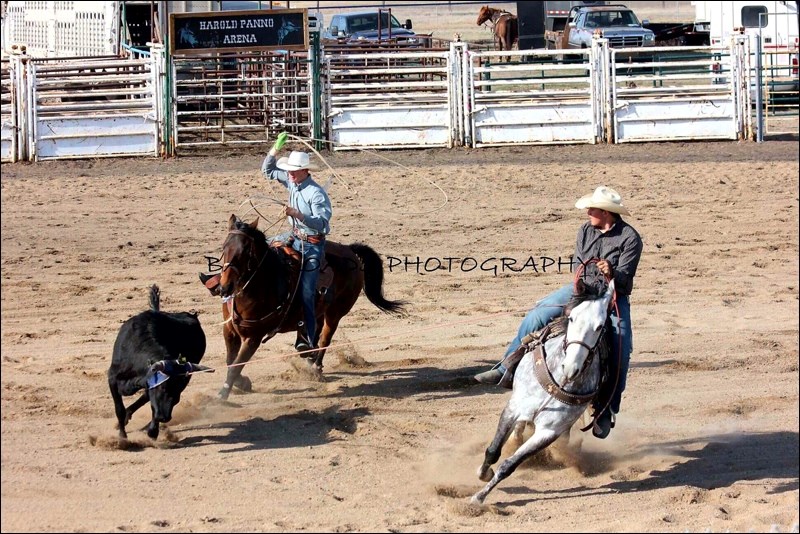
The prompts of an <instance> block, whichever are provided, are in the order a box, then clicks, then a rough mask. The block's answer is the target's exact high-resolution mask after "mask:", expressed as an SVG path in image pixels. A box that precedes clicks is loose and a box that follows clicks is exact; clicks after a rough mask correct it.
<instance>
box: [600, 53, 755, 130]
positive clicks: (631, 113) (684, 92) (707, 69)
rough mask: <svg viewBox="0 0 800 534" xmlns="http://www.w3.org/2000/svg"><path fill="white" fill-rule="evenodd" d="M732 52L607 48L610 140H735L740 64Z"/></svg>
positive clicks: (738, 126)
mask: <svg viewBox="0 0 800 534" xmlns="http://www.w3.org/2000/svg"><path fill="white" fill-rule="evenodd" d="M732 50H733V48H732V47H729V48H724V47H710V46H704V47H655V48H650V49H647V50H646V51H642V50H641V49H612V50H611V77H610V84H611V103H612V109H613V128H614V136H613V139H614V142H615V143H625V142H633V141H676V140H688V139H737V138H739V137H740V136H741V134H742V132H741V129H742V123H741V113H740V109H741V108H740V106H739V101H740V100H741V96H739V95H738V93H737V91H738V89H737V80H738V79H739V78H740V72H741V65H739V63H738V62H737V61H738V58H739V56H738V54H735V53H732Z"/></svg>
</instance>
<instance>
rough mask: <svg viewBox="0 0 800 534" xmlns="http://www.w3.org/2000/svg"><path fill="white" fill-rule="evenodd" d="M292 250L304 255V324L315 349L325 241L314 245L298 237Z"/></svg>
mask: <svg viewBox="0 0 800 534" xmlns="http://www.w3.org/2000/svg"><path fill="white" fill-rule="evenodd" d="M291 235H292V234H283V235H279V236H276V237H273V238H272V239H270V242H271V241H275V240H278V241H284V242H285V241H286V240H287V239H289V237H290V236H291ZM292 248H293V249H295V250H296V251H298V252H300V253H302V254H303V267H302V269H301V270H300V287H299V288H298V289H299V290H300V296H301V297H302V299H303V322H304V324H305V327H306V336H305V337H306V339H307V340H308V342H309V343H310V344H311V345H313V346H314V347H316V346H317V342H318V341H319V340H318V336H317V313H316V303H317V280H318V279H319V270H320V266H321V263H320V258H322V255H323V254H325V241H323V242H322V243H319V244H317V245H312V244H311V243H309V242H308V241H301V240H300V239H298V238H297V237H295V238H294V241H293V242H292Z"/></svg>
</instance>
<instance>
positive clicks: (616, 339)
mask: <svg viewBox="0 0 800 534" xmlns="http://www.w3.org/2000/svg"><path fill="white" fill-rule="evenodd" d="M570 297H572V284H571V283H570V284H567V285H565V286H563V287H560V288H559V289H556V290H555V291H553V292H552V293H550V294H549V295H547V296H546V297H545V298H543V299H542V300H540V301H539V302H537V303H536V306H534V308H533V309H532V310H531V311H529V312H528V313H527V315H525V318H524V319H523V320H522V323H521V324H520V325H519V330H518V331H517V337H515V338H514V339H513V341H511V344H510V345H509V346H508V349H506V353H505V355H504V356H503V358H505V357H506V356H508V355H510V354H512V353H513V352H514V351H516V350H517V349H518V348H519V347H520V345H522V338H524V337H525V336H526V335H528V334H530V333H531V332H535V331H536V330H539V329H540V328H544V327H545V325H547V323H549V322H550V321H551V320H553V319H554V318H556V317H558V316H559V315H561V312H562V311H564V306H565V305H566V304H567V303H568V302H569V299H570ZM617 310H619V316H617V312H616V311H614V310H612V314H611V325H612V326H613V328H614V335H613V336H612V343H611V345H612V346H611V350H612V353H611V357H610V362H609V363H610V367H611V369H610V378H609V379H610V380H612V381H613V380H615V379H616V374H617V363H618V362H619V380H618V382H617V387H616V388H615V389H614V394H613V396H612V397H611V404H610V407H611V409H612V410H613V411H614V413H619V407H620V402H621V401H622V392H623V391H625V385H626V384H627V377H628V369H629V368H630V363H631V352H633V330H632V329H631V305H630V301H629V300H628V297H627V296H626V295H617ZM620 333H621V335H620ZM620 338H622V354H621V357H620V353H619V350H620V347H619V343H620ZM498 368H499V369H500V372H502V373H505V372H506V368H505V366H503V364H500V365H499V367H498Z"/></svg>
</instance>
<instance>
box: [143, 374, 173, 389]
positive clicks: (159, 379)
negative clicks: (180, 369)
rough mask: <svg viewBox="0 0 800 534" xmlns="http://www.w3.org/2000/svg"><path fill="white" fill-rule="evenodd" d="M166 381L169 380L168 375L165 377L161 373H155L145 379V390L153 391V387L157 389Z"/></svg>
mask: <svg viewBox="0 0 800 534" xmlns="http://www.w3.org/2000/svg"><path fill="white" fill-rule="evenodd" d="M167 380H169V375H166V374H164V373H162V372H161V371H156V372H155V373H153V374H152V375H150V376H149V377H148V378H147V389H153V388H154V387H158V386H160V385H161V384H163V383H164V382H166V381H167Z"/></svg>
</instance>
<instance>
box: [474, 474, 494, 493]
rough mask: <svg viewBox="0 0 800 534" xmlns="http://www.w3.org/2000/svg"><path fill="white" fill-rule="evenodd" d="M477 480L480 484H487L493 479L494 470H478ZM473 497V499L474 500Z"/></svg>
mask: <svg viewBox="0 0 800 534" xmlns="http://www.w3.org/2000/svg"><path fill="white" fill-rule="evenodd" d="M478 478H479V479H480V480H481V482H489V481H490V480H492V478H494V469H492V468H491V467H487V468H486V470H483V469H478ZM474 498H475V497H473V499H474Z"/></svg>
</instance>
